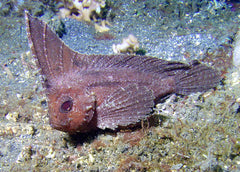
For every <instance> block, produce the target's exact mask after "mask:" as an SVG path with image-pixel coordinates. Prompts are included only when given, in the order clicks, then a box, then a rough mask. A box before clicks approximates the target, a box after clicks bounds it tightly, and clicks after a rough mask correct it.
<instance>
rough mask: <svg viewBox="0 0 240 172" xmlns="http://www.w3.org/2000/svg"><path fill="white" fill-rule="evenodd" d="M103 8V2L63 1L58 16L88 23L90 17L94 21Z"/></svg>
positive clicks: (86, 0) (100, 0)
mask: <svg viewBox="0 0 240 172" xmlns="http://www.w3.org/2000/svg"><path fill="white" fill-rule="evenodd" d="M104 6H105V0H63V6H61V7H60V9H59V16H60V17H62V18H65V17H72V18H75V19H77V20H80V21H87V22H90V21H91V17H92V18H95V19H96V17H97V15H99V14H100V12H101V8H103V7H104Z"/></svg>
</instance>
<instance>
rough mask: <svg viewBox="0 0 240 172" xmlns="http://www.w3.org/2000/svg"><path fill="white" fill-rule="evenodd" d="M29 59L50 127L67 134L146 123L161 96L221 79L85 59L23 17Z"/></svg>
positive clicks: (153, 62) (176, 67)
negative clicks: (33, 63)
mask: <svg viewBox="0 0 240 172" xmlns="http://www.w3.org/2000/svg"><path fill="white" fill-rule="evenodd" d="M25 16H26V25H27V34H28V40H29V43H30V47H31V50H32V54H33V56H34V58H36V59H37V65H38V67H39V68H41V73H42V75H43V85H44V87H45V88H46V94H47V97H48V106H49V115H50V124H51V126H52V127H53V128H55V129H58V130H61V131H65V132H69V133H75V132H88V131H91V130H95V129H97V128H100V129H106V128H109V129H112V130H114V129H116V128H118V127H119V126H128V125H130V124H135V123H137V122H139V121H140V120H142V119H145V118H146V117H147V116H148V115H149V114H150V113H151V112H152V108H153V106H154V104H155V103H156V101H157V100H158V99H160V98H161V97H163V96H165V95H167V94H172V93H177V94H183V95H186V94H189V93H192V92H198V91H206V90H208V89H211V88H213V87H215V86H216V85H217V84H218V83H219V81H220V79H221V78H220V75H219V73H218V72H217V71H215V70H214V69H212V68H210V67H207V66H205V65H203V64H200V63H199V62H197V61H193V62H192V63H191V64H185V63H180V62H171V61H165V60H160V59H158V58H153V57H148V56H135V55H85V54H80V53H77V52H75V51H73V50H71V49H70V48H69V47H68V46H66V45H65V44H64V43H63V42H62V41H61V40H60V39H59V38H58V37H57V35H56V34H55V33H54V32H53V31H52V30H51V29H50V28H49V27H48V26H47V25H46V23H44V22H43V21H41V20H39V19H37V18H34V17H32V16H30V15H29V14H28V13H26V15H25Z"/></svg>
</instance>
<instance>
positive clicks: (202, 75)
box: [175, 61, 221, 95]
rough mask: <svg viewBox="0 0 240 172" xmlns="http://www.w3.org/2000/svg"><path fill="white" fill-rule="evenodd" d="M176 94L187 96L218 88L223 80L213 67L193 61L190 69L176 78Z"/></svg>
mask: <svg viewBox="0 0 240 172" xmlns="http://www.w3.org/2000/svg"><path fill="white" fill-rule="evenodd" d="M175 79H176V90H175V91H176V93H177V94H182V95H187V94H190V93H193V92H203V91H207V90H209V89H211V88H214V87H216V86H217V85H218V84H219V81H220V80H221V76H220V73H219V72H218V71H216V70H214V69H213V68H211V67H208V66H206V65H204V64H201V63H199V62H198V61H193V62H192V64H191V65H190V67H189V68H188V69H186V70H184V71H181V72H180V73H178V74H177V75H176V76H175Z"/></svg>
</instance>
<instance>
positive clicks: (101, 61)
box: [25, 12, 192, 85]
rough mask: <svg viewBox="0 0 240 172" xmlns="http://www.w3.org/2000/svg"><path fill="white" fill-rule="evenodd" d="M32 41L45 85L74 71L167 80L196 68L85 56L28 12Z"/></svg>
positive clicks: (151, 59)
mask: <svg viewBox="0 0 240 172" xmlns="http://www.w3.org/2000/svg"><path fill="white" fill-rule="evenodd" d="M25 16H26V25H27V32H28V39H29V42H30V46H31V49H32V53H33V56H34V57H35V58H37V59H38V66H39V67H40V68H41V70H42V74H43V75H44V76H45V77H46V80H45V84H46V85H48V84H50V85H51V82H52V81H54V80H55V79H57V78H58V76H62V75H64V74H65V73H68V72H71V71H76V70H77V71H84V70H87V69H88V70H103V69H107V68H116V69H117V68H127V70H131V69H133V70H135V71H140V72H145V73H146V72H147V73H152V74H153V75H156V76H159V77H160V78H165V77H169V76H173V75H176V74H179V72H181V71H185V70H188V69H190V68H192V65H191V64H185V63H181V62H174V61H166V60H161V59H158V58H154V57H149V56H135V55H85V54H80V53H77V52H75V51H73V50H72V49H70V48H69V47H68V46H66V45H65V44H64V42H63V41H62V40H60V39H59V38H58V36H57V35H56V34H55V33H54V32H53V31H52V30H51V29H50V28H49V27H48V26H47V24H46V23H44V22H43V21H41V20H39V19H37V18H34V17H32V16H31V15H30V14H29V13H27V12H26V13H25Z"/></svg>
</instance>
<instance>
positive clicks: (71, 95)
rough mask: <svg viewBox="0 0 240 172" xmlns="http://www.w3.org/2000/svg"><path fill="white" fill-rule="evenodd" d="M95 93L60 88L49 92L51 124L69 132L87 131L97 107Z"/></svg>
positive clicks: (89, 128)
mask: <svg viewBox="0 0 240 172" xmlns="http://www.w3.org/2000/svg"><path fill="white" fill-rule="evenodd" d="M95 102H96V100H95V95H94V94H91V93H90V94H89V93H83V91H82V90H80V89H71V88H68V89H66V88H65V89H58V90H55V91H54V92H53V93H49V94H48V104H49V117H50V119H49V120H50V121H49V122H50V125H51V126H52V127H53V128H55V129H57V130H61V131H64V132H68V133H75V132H87V131H88V130H91V129H92V128H91V127H89V123H90V121H91V120H92V119H93V116H94V114H95V109H96V105H95V104H96V103H95Z"/></svg>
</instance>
